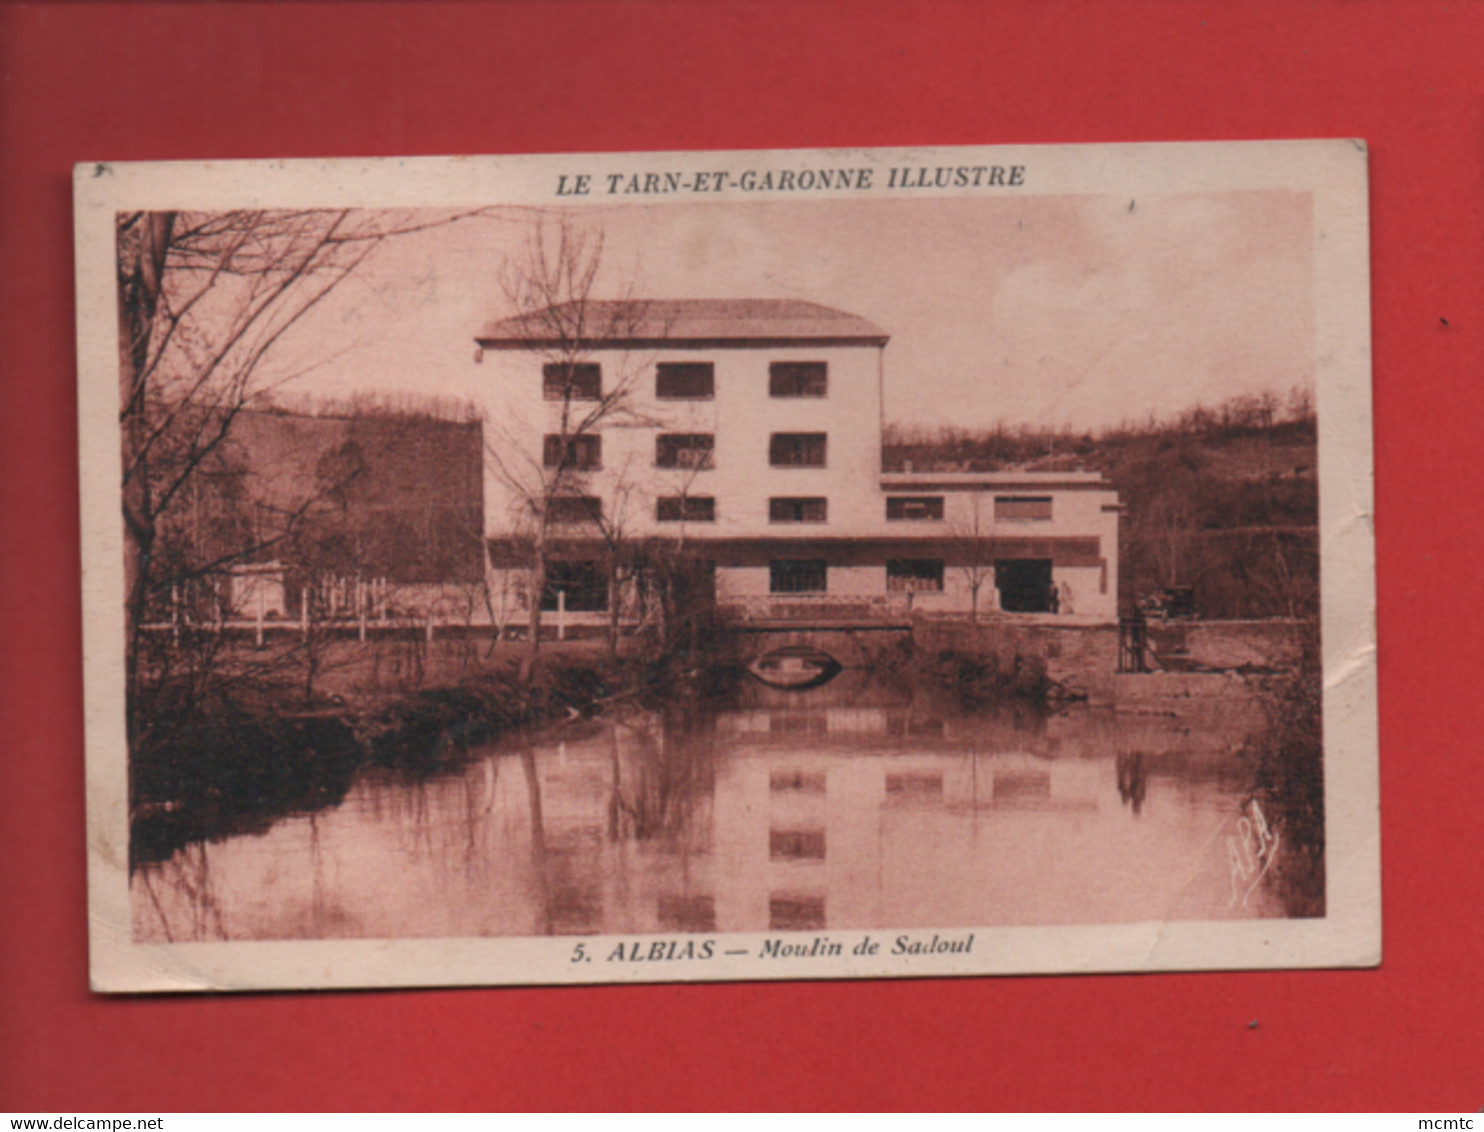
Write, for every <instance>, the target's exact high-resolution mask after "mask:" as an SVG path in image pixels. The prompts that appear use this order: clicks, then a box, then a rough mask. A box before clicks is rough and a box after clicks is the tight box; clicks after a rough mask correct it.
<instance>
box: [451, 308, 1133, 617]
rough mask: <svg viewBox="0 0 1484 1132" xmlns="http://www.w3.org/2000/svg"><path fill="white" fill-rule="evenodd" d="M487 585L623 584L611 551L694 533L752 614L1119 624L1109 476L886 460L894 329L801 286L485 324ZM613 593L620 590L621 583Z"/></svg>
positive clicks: (729, 592) (728, 602) (697, 548)
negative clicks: (977, 616)
mask: <svg viewBox="0 0 1484 1132" xmlns="http://www.w3.org/2000/svg"><path fill="white" fill-rule="evenodd" d="M477 341H478V344H479V348H480V351H479V354H478V355H477V357H478V358H479V360H480V363H481V364H482V365H483V366H484V367H485V369H486V372H487V374H488V377H487V378H486V380H485V381H484V382H483V383H482V384H483V386H484V388H485V389H486V390H487V394H486V403H485V445H486V449H487V460H486V464H487V469H486V483H485V492H484V498H485V515H486V533H487V535H488V537H489V539H490V547H491V555H490V561H491V569H492V572H493V575H494V577H493V578H492V582H493V583H494V584H493V585H492V590H493V591H494V592H496V593H499V594H508V595H513V596H514V599H515V600H518V601H522V602H524V601H529V595H528V594H525V593H523V592H522V590H521V584H520V581H519V577H518V576H519V574H520V573H521V571H522V570H523V569H524V568H525V567H524V566H523V561H524V560H525V558H526V557H528V556H529V548H530V546H531V544H532V541H533V540H534V539H537V538H539V539H540V540H541V542H542V544H543V551H544V554H545V557H546V558H547V560H548V568H547V573H548V578H549V579H550V580H551V581H552V583H553V584H554V587H555V590H557V591H560V596H559V598H557V595H556V594H555V593H554V592H553V591H552V585H549V586H548V592H547V594H546V595H545V604H546V607H547V608H552V607H553V605H554V600H560V602H561V605H562V608H563V609H564V611H571V612H573V613H585V612H591V613H597V612H602V611H603V610H605V609H607V608H608V607H609V606H608V603H609V602H610V601H612V600H614V595H613V594H612V593H611V592H610V587H609V584H608V580H607V579H608V578H609V575H608V574H607V573H605V570H604V568H603V566H602V561H603V560H604V557H605V555H610V556H611V555H612V554H613V553H614V552H615V550H616V548H621V547H623V546H634V545H638V544H642V543H646V542H649V543H653V542H654V541H655V540H661V541H663V542H666V543H669V544H673V545H680V546H684V547H685V548H686V552H687V553H688V554H691V555H693V556H695V557H696V558H697V559H698V560H703V561H705V562H708V563H711V564H713V565H714V570H715V575H714V576H715V588H716V596H717V599H718V601H719V602H720V603H721V604H722V605H724V606H729V607H731V608H732V609H733V610H735V611H736V612H738V613H739V614H741V615H743V616H750V617H753V618H755V619H760V620H766V619H769V618H780V617H781V618H785V619H786V618H787V617H788V616H789V615H790V611H794V610H809V609H814V610H818V611H829V610H830V609H833V610H834V611H835V612H836V613H838V614H839V615H840V616H841V617H844V618H846V619H849V618H850V617H870V616H875V615H879V614H893V615H900V614H902V613H905V612H910V611H912V610H921V611H925V612H934V611H937V612H944V613H957V612H968V611H969V610H971V609H972V608H976V607H977V609H978V610H979V611H980V612H981V613H984V614H1000V615H1006V616H1034V617H1038V618H1057V619H1061V620H1076V621H1095V622H1101V621H1113V620H1116V618H1117V593H1116V590H1117V578H1118V562H1117V554H1118V500H1117V495H1116V493H1115V491H1114V490H1113V488H1112V486H1111V485H1110V484H1109V483H1108V482H1107V481H1105V480H1103V479H1102V478H1101V477H1100V476H1099V475H1098V474H1096V473H1087V472H1071V473H1066V472H1058V473H1032V472H997V473H975V474H963V473H956V474H943V473H938V472H918V473H913V472H896V473H884V472H883V471H882V458H881V441H882V387H883V382H884V377H885V365H886V347H887V343H888V336H887V334H886V333H885V332H884V331H883V330H881V329H880V328H879V327H877V326H875V325H873V324H872V323H870V322H868V321H866V320H865V319H862V318H858V317H856V316H853V315H850V314H846V313H844V312H841V311H837V310H833V309H831V308H828V307H824V306H821V305H818V304H815V303H807V302H801V301H795V300H741V301H737V300H730V301H723V300H682V301H666V302H659V301H655V302H647V303H634V304H618V303H601V304H599V303H587V304H583V305H582V306H581V307H580V308H579V307H578V306H577V305H576V304H573V305H570V306H569V307H566V308H551V309H549V310H548V311H544V312H538V313H537V314H536V315H532V316H525V317H521V318H515V319H508V320H505V321H502V322H496V323H493V324H491V325H489V326H487V327H485V328H484V330H483V331H482V332H481V333H480V334H479V335H478V338H477ZM619 600H622V599H621V598H620V599H619Z"/></svg>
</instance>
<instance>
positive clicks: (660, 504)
mask: <svg viewBox="0 0 1484 1132" xmlns="http://www.w3.org/2000/svg"><path fill="white" fill-rule="evenodd" d="M655 518H657V519H658V520H659V521H660V522H661V523H680V522H687V523H714V522H715V521H716V500H715V499H713V498H712V497H711V496H709V495H670V496H663V497H661V498H659V499H657V500H655Z"/></svg>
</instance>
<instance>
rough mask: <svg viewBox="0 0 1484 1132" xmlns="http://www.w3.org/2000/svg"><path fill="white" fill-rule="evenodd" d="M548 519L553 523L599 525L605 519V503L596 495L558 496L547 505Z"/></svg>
mask: <svg viewBox="0 0 1484 1132" xmlns="http://www.w3.org/2000/svg"><path fill="white" fill-rule="evenodd" d="M546 518H547V520H548V521H549V522H553V523H597V522H600V521H601V520H602V518H603V501H602V500H601V499H599V498H598V497H597V496H595V495H557V496H553V497H552V498H551V499H550V500H549V501H548V502H547V504H546Z"/></svg>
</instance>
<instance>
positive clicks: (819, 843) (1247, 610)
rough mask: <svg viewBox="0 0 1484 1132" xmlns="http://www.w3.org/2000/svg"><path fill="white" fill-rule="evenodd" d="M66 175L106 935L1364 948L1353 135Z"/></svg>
mask: <svg viewBox="0 0 1484 1132" xmlns="http://www.w3.org/2000/svg"><path fill="white" fill-rule="evenodd" d="M76 223H77V247H78V295H79V312H78V319H79V326H78V336H79V356H80V367H79V383H80V384H79V412H80V418H81V422H80V423H81V431H82V438H83V443H82V470H81V478H82V492H83V510H82V521H83V532H84V534H83V545H84V560H85V571H84V591H85V593H84V609H85V632H86V658H87V659H86V664H87V702H88V721H87V722H88V808H89V815H88V817H89V852H90V862H89V888H90V907H91V913H92V917H91V918H92V924H93V927H92V933H93V934H92V939H91V950H92V968H93V980H94V986H95V988H96V989H99V990H104V991H158V990H175V991H185V990H234V989H240V990H247V989H260V988H313V987H338V986H388V985H439V984H444V985H452V984H514V983H537V984H541V983H564V982H625V981H659V980H664V981H685V980H733V979H778V978H787V979H795V978H844V977H893V976H923V975H985V974H1000V973H1027V972H1043V973H1051V972H1075V971H1099V970H1102V971H1111V970H1118V971H1137V970H1179V969H1222V968H1244V967H1314V966H1365V965H1374V964H1375V963H1377V962H1379V959H1380V950H1379V949H1380V892H1379V856H1378V849H1377V829H1378V819H1377V787H1376V774H1377V767H1376V759H1377V755H1376V736H1375V701H1374V680H1375V672H1374V659H1375V643H1374V627H1373V622H1374V597H1373V594H1374V582H1373V558H1372V553H1373V552H1372V536H1371V530H1370V524H1369V515H1370V497H1371V450H1370V445H1371V439H1370V353H1369V322H1368V303H1369V290H1368V282H1367V262H1368V245H1367V232H1366V153H1365V148H1364V146H1363V144H1361V143H1358V142H1353V141H1347V140H1335V141H1314V142H1272V143H1265V142H1262V143H1260V142H1248V143H1205V144H1199V145H1139V146H1135V145H1129V146H1108V145H1102V146H1081V147H1078V146H1062V147H1044V148H1041V147H1018V148H1014V149H1009V148H1004V149H1001V148H996V149H919V150H853V151H803V150H800V151H778V152H756V153H748V152H736V153H695V154H677V153H670V154H589V155H564V156H542V157H522V158H509V157H506V158H448V159H433V158H417V159H408V160H406V161H394V160H389V159H387V160H379V161H363V162H354V161H333V162H331V161H326V162H313V161H292V162H272V163H269V162H264V163H243V164H234V163H215V164H214V165H205V164H200V165H198V164H190V163H178V164H153V165H144V164H140V165H130V164H119V165H110V164H106V163H104V164H90V165H84V166H79V167H78V169H77V173H76Z"/></svg>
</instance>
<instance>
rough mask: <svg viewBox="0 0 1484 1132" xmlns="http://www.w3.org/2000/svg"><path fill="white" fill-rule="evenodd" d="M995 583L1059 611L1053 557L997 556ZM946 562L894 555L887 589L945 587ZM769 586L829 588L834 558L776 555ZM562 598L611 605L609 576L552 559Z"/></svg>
mask: <svg viewBox="0 0 1484 1132" xmlns="http://www.w3.org/2000/svg"><path fill="white" fill-rule="evenodd" d="M994 567H995V589H996V591H997V592H998V595H999V607H1000V608H1001V609H1003V610H1005V611H1007V612H1011V613H1048V612H1056V611H1057V609H1058V605H1059V599H1058V597H1057V596H1056V595H1057V586H1056V584H1055V582H1054V581H1053V577H1052V568H1051V560H1050V559H1049V558H1036V559H1004V560H996V562H995V564H994ZM943 575H944V563H943V560H942V559H940V558H893V559H888V560H887V563H886V589H887V592H888V593H941V592H943ZM768 590H769V592H770V593H775V594H810V593H827V592H828V590H829V564H828V563H827V562H826V561H825V560H824V559H823V558H786V559H775V560H774V561H772V562H770V563H769V564H768ZM558 604H560V605H561V606H562V607H563V608H565V609H568V610H571V611H573V612H593V611H601V610H606V609H607V608H608V576H607V574H606V573H605V572H604V570H603V568H602V566H601V565H600V564H599V563H597V562H591V561H556V562H551V563H549V564H548V565H547V574H546V589H545V590H544V591H543V593H542V597H541V607H542V608H543V609H547V610H552V609H556V608H557V607H558Z"/></svg>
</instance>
